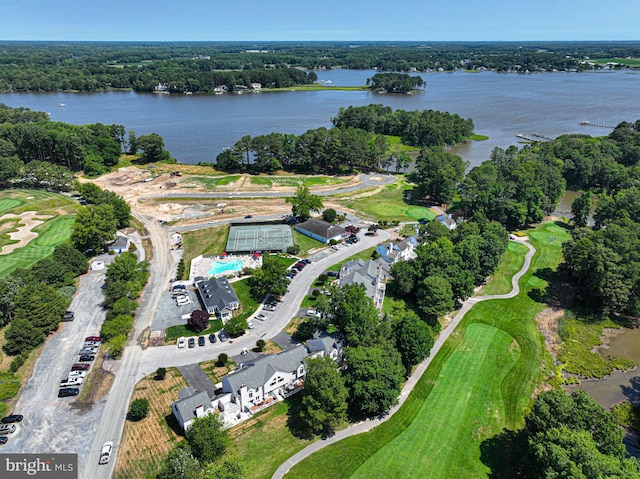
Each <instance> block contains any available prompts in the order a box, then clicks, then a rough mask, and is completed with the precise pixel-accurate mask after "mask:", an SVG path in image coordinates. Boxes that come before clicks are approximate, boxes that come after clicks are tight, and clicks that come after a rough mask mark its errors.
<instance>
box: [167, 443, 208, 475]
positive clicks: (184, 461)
mask: <svg viewBox="0 0 640 479" xmlns="http://www.w3.org/2000/svg"><path fill="white" fill-rule="evenodd" d="M199 472H200V463H199V462H198V460H197V459H196V458H195V457H194V456H193V454H192V453H191V448H190V447H189V445H188V444H185V443H179V444H178V445H177V446H176V447H174V448H173V449H172V450H171V451H169V454H168V455H167V458H166V459H165V461H164V464H163V466H162V469H161V470H160V473H159V474H158V476H157V479H199Z"/></svg>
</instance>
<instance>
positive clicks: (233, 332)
mask: <svg viewBox="0 0 640 479" xmlns="http://www.w3.org/2000/svg"><path fill="white" fill-rule="evenodd" d="M247 329H249V325H248V324H247V320H246V319H242V317H241V316H234V317H233V318H230V319H228V320H227V322H226V323H224V330H225V331H226V332H227V333H228V334H229V335H230V336H233V337H236V336H241V335H243V334H244V332H245V331H246V330H247Z"/></svg>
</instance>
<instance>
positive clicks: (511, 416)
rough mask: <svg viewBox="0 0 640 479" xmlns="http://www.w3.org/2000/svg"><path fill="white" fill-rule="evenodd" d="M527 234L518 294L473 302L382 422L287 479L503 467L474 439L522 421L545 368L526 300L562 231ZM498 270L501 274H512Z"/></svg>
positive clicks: (437, 474)
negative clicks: (528, 253)
mask: <svg viewBox="0 0 640 479" xmlns="http://www.w3.org/2000/svg"><path fill="white" fill-rule="evenodd" d="M528 233H529V236H530V238H531V243H532V244H533V245H534V246H535V247H536V249H537V253H536V255H535V256H534V258H533V261H532V267H531V269H530V270H529V271H528V272H527V274H525V275H524V277H523V278H522V279H521V281H520V286H521V288H522V289H521V292H520V294H519V295H518V296H516V297H515V298H512V299H509V300H494V301H486V302H482V303H478V304H477V305H476V306H474V308H473V309H472V310H471V311H470V312H469V313H467V315H466V316H465V318H464V320H463V321H462V322H461V324H460V325H459V327H458V329H457V330H456V331H455V332H454V334H452V335H451V336H450V338H449V339H448V340H447V342H446V343H445V345H444V347H443V348H442V349H441V350H440V352H439V353H438V355H437V356H436V357H435V359H434V361H433V362H432V363H431V366H430V367H429V369H428V370H427V371H426V373H425V374H424V375H423V376H422V378H421V379H420V380H419V382H418V384H417V385H416V387H415V389H414V390H413V392H412V393H411V395H410V396H409V398H408V399H407V401H406V402H405V404H404V406H403V407H402V408H401V409H400V410H399V411H398V412H397V413H396V414H395V415H394V416H393V417H392V418H391V419H390V420H389V421H387V422H385V423H384V424H382V425H380V426H379V427H377V428H375V429H374V430H372V431H370V432H368V433H365V434H361V435H358V436H354V437H350V438H348V439H345V440H343V441H340V442H339V443H337V444H335V445H332V446H329V447H327V448H325V449H323V450H321V451H319V452H318V453H316V454H314V455H313V456H311V457H309V458H308V459H306V460H305V461H303V462H301V463H299V464H298V465H296V466H294V467H293V468H292V469H291V471H290V472H289V474H287V476H286V477H287V478H289V479H291V478H302V477H304V478H307V477H314V478H320V477H327V478H328V477H331V478H349V477H358V478H360V477H362V478H389V477H393V478H403V477H406V478H413V477H427V476H428V477H429V478H451V477H456V478H466V477H469V478H472V477H473V478H476V477H487V476H489V475H492V471H491V470H490V469H489V468H488V467H487V466H486V465H485V463H489V462H491V463H493V464H496V463H497V464H500V465H501V466H502V467H505V468H506V469H507V472H509V471H508V467H509V464H505V461H504V460H502V461H501V458H503V452H504V451H498V450H491V448H485V450H484V451H483V453H481V444H482V442H483V441H484V440H486V439H488V438H490V437H492V436H494V435H496V434H498V433H499V432H500V431H501V430H502V429H503V428H505V427H506V428H509V429H515V428H519V427H521V426H522V425H523V421H524V415H525V413H526V410H527V407H528V406H529V403H530V401H531V395H532V393H533V390H534V388H535V386H536V385H537V384H538V382H539V381H540V379H541V376H542V375H543V374H544V372H545V369H546V368H547V367H548V366H547V367H546V366H545V363H547V362H548V361H549V360H548V355H547V354H546V352H545V350H544V345H543V341H542V338H541V336H540V334H539V332H538V330H537V328H536V325H535V321H534V318H535V316H536V314H537V313H538V312H540V311H541V310H542V309H543V308H544V307H545V304H544V303H542V302H540V301H539V300H536V299H534V298H541V297H544V289H545V287H546V281H545V280H544V279H542V277H546V276H545V273H546V271H545V270H546V269H548V268H551V269H555V268H556V267H557V265H558V264H559V262H560V261H561V259H562V249H561V245H562V242H563V241H565V240H567V239H568V238H569V233H568V231H567V230H566V229H564V228H563V227H562V226H560V225H558V224H555V223H546V224H543V225H540V226H538V227H537V228H535V229H534V230H531V231H529V232H528ZM502 274H503V275H504V276H505V279H506V277H507V276H509V277H510V275H511V274H513V271H512V270H509V269H508V268H505V269H503V273H502ZM532 279H534V280H535V281H530V280H532ZM501 281H502V279H501ZM481 455H482V458H481ZM483 460H484V462H483ZM426 471H428V474H426ZM495 472H496V471H493V473H495ZM492 477H494V476H493V475H492ZM495 477H498V476H495ZM499 477H503V476H499ZM504 477H511V476H509V475H505V476H504Z"/></svg>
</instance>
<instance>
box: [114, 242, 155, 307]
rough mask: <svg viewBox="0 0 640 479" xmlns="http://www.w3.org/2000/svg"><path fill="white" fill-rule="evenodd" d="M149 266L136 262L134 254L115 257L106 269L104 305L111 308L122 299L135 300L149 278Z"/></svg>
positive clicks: (142, 262)
mask: <svg viewBox="0 0 640 479" xmlns="http://www.w3.org/2000/svg"><path fill="white" fill-rule="evenodd" d="M148 267H149V264H148V263H147V262H146V261H141V262H138V257H137V256H136V255H135V253H132V252H126V253H122V254H121V255H119V256H116V257H115V258H114V260H113V261H112V262H111V264H109V266H108V267H107V272H106V278H105V289H104V295H105V304H106V305H107V306H109V307H110V306H112V305H113V304H114V303H115V302H116V301H118V300H119V299H120V298H122V297H127V298H129V299H135V298H137V297H138V296H139V295H140V293H141V292H142V288H144V285H145V284H146V282H147V279H148V278H149V272H148Z"/></svg>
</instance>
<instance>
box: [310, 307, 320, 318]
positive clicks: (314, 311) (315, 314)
mask: <svg viewBox="0 0 640 479" xmlns="http://www.w3.org/2000/svg"><path fill="white" fill-rule="evenodd" d="M307 316H309V317H312V316H315V317H316V318H319V317H320V313H318V312H317V311H316V310H315V309H309V310H307Z"/></svg>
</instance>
